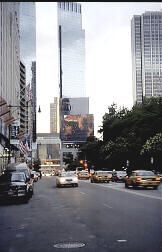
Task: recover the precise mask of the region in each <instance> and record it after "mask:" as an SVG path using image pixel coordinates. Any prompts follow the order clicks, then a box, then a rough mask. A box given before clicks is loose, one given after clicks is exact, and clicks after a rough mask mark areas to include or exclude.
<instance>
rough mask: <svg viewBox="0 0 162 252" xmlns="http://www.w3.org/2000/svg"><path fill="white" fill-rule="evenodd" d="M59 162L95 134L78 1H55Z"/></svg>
mask: <svg viewBox="0 0 162 252" xmlns="http://www.w3.org/2000/svg"><path fill="white" fill-rule="evenodd" d="M57 14H58V40H59V45H58V46H59V75H60V83H59V87H60V138H61V151H60V153H61V164H62V160H64V157H66V155H68V154H69V153H72V155H73V157H75V156H76V154H77V152H78V149H79V147H80V146H81V144H83V143H84V142H85V141H86V139H87V137H88V136H89V135H91V134H94V129H93V128H94V120H93V115H89V97H86V85H85V31H84V30H83V29H82V9H81V4H79V3H74V2H59V3H57Z"/></svg>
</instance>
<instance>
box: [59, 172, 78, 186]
mask: <svg viewBox="0 0 162 252" xmlns="http://www.w3.org/2000/svg"><path fill="white" fill-rule="evenodd" d="M61 186H73V187H78V178H77V176H76V175H75V174H74V173H71V172H61V173H60V174H59V175H58V176H57V177H56V187H61Z"/></svg>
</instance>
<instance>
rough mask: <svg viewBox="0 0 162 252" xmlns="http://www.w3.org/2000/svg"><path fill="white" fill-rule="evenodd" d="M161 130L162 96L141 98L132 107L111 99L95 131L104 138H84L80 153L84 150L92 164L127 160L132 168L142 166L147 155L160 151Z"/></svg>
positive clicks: (114, 164)
mask: <svg viewBox="0 0 162 252" xmlns="http://www.w3.org/2000/svg"><path fill="white" fill-rule="evenodd" d="M161 131H162V97H158V98H154V97H152V98H149V99H148V98H147V99H144V101H143V103H142V104H135V105H134V106H133V107H132V109H131V110H128V109H127V108H125V107H122V108H119V109H118V108H117V105H116V104H115V103H113V104H112V105H111V106H109V107H108V112H106V113H105V114H104V116H103V125H102V127H101V128H100V129H99V131H98V132H99V133H101V134H103V141H98V140H96V139H94V141H91V142H90V141H87V143H86V144H85V145H84V146H83V148H82V149H81V153H80V155H81V154H82V153H83V152H84V154H85V153H86V155H87V159H89V160H91V162H92V163H95V164H102V165H107V166H112V167H115V168H121V166H125V164H126V160H129V161H130V165H131V166H132V168H143V167H144V166H147V165H148V166H149V164H150V159H149V158H148V156H149V155H151V154H154V155H155V154H157V153H158V155H160V154H162V146H161V144H162V142H161ZM142 153H143V155H141V154H142ZM148 153H149V155H148ZM156 156H157V155H156ZM158 160H159V161H158V162H161V161H160V159H158ZM159 165H160V164H159ZM161 165H162V164H161Z"/></svg>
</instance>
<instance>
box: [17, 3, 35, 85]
mask: <svg viewBox="0 0 162 252" xmlns="http://www.w3.org/2000/svg"><path fill="white" fill-rule="evenodd" d="M20 58H21V61H22V62H23V64H24V65H25V67H26V84H28V83H31V79H32V70H31V67H32V62H33V61H36V7H35V2H20Z"/></svg>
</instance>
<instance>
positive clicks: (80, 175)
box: [78, 170, 90, 179]
mask: <svg viewBox="0 0 162 252" xmlns="http://www.w3.org/2000/svg"><path fill="white" fill-rule="evenodd" d="M89 178H90V176H89V172H88V171H86V170H82V171H80V172H78V179H89Z"/></svg>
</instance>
